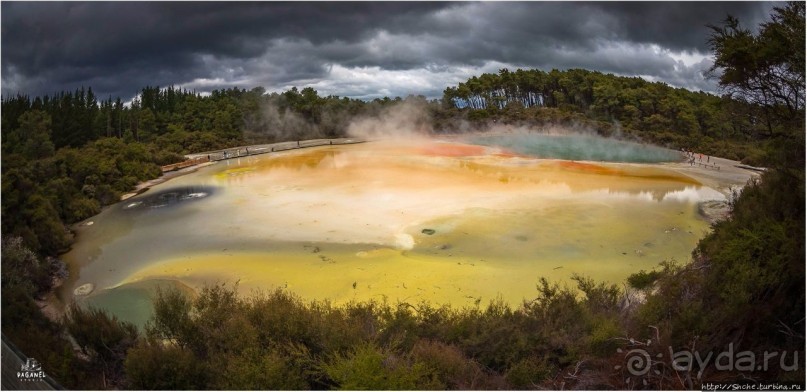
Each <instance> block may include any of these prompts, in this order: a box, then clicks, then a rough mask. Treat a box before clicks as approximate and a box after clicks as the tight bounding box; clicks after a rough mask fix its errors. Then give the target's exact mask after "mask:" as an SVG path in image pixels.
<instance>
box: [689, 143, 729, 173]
mask: <svg viewBox="0 0 807 392" xmlns="http://www.w3.org/2000/svg"><path fill="white" fill-rule="evenodd" d="M681 153H682V154H684V156H686V157H687V161H688V162H689V166H694V165H695V160H696V159H697V163H698V165H703V166H705V167H713V168H716V169H717V170H720V166H717V162H714V161H712V157H711V156H709V155H706V162H705V163H704V162H703V154H701V153H696V152H695V151H692V150H689V149H686V148H683V147H681Z"/></svg>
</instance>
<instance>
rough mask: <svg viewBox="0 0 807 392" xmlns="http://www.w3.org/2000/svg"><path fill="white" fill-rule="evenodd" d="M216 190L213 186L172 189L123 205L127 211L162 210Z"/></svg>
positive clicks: (147, 195)
mask: <svg viewBox="0 0 807 392" xmlns="http://www.w3.org/2000/svg"><path fill="white" fill-rule="evenodd" d="M215 189H216V188H214V187H211V186H185V187H179V188H170V189H166V190H162V191H159V192H153V193H148V194H146V195H145V196H139V197H134V198H131V199H128V200H127V201H125V202H124V203H122V204H123V207H122V208H123V209H124V210H127V211H142V210H155V209H162V208H166V207H171V206H176V205H178V204H180V203H186V202H190V201H194V200H199V199H202V198H204V197H207V196H210V195H211V194H212V193H213V192H214V191H215Z"/></svg>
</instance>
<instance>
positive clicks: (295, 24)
mask: <svg viewBox="0 0 807 392" xmlns="http://www.w3.org/2000/svg"><path fill="white" fill-rule="evenodd" d="M773 6H774V3H768V2H739V3H733V2H666V3H661V2H647V3H645V2H595V3H587V2H490V3H466V2H450V3H432V2H415V3H404V2H384V3H380V2H359V3H354V2H327V3H299V2H294V3H278V2H270V3H264V2H249V3H218V2H198V3H197V2H177V3H165V2H149V3H143V2H141V3H122V2H109V3H101V2H57V3H43V2H7V1H6V2H3V3H2V46H1V47H0V51H2V54H1V56H2V93H3V94H4V95H8V94H16V93H17V92H21V93H25V94H29V95H42V94H52V93H54V92H56V91H61V90H75V89H76V88H80V87H82V86H85V87H89V86H91V87H92V88H93V90H94V91H95V92H96V95H99V96H101V97H106V96H108V95H111V96H112V97H118V96H120V97H121V98H122V99H124V100H128V99H130V98H131V97H133V96H134V95H135V94H136V93H137V91H139V90H140V88H142V87H144V86H146V85H150V86H155V85H158V86H161V87H165V86H168V85H175V86H181V87H185V88H188V89H195V90H196V91H199V92H209V91H211V90H213V89H221V88H229V87H233V86H236V87H239V88H247V89H251V88H253V87H257V86H263V87H264V88H266V90H267V91H283V90H286V89H288V88H291V87H292V86H297V87H298V88H303V87H307V86H311V87H314V88H315V89H316V90H317V91H319V93H320V95H339V96H349V97H353V98H362V99H367V98H376V97H383V96H390V97H394V96H406V95H408V94H422V95H425V96H427V97H429V98H438V97H439V96H441V95H442V91H443V89H445V87H447V86H453V85H456V84H457V83H458V82H461V81H464V80H466V79H467V78H468V77H470V76H473V75H479V74H482V73H484V72H498V70H499V69H501V68H510V69H511V70H515V69H517V68H524V69H528V68H539V69H543V70H547V71H548V70H551V69H553V68H557V69H568V68H586V69H592V70H599V71H602V72H606V73H614V74H618V75H638V76H642V77H644V78H645V79H648V80H653V81H655V80H660V81H664V82H667V83H669V84H671V85H673V86H677V87H686V88H689V89H693V90H705V91H715V89H716V88H715V82H714V81H712V80H705V79H704V78H703V76H702V72H703V71H704V70H705V69H707V68H709V66H710V65H711V54H710V53H709V50H708V45H707V42H706V41H707V37H708V34H709V30H708V28H707V27H706V25H707V24H720V23H721V21H722V20H723V19H725V17H726V15H727V14H731V15H734V16H736V17H738V18H739V19H740V22H741V24H742V25H743V26H744V27H747V28H751V29H755V28H756V26H757V25H758V24H759V23H760V22H763V21H764V20H767V19H768V15H769V14H770V10H771V9H772V7H773Z"/></svg>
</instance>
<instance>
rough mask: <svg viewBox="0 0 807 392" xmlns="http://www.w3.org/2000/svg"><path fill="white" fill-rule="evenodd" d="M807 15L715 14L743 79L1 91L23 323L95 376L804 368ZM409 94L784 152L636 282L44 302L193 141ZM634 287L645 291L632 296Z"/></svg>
mask: <svg viewBox="0 0 807 392" xmlns="http://www.w3.org/2000/svg"><path fill="white" fill-rule="evenodd" d="M804 14H805V5H804V3H803V2H794V3H789V4H788V5H787V6H785V7H782V8H775V11H774V13H773V15H772V16H771V20H770V21H769V22H766V23H764V24H763V25H761V26H760V29H759V33H757V34H754V33H752V32H750V31H749V30H744V29H742V28H740V26H739V23H738V21H737V20H736V19H733V18H728V19H727V20H726V21H725V23H724V24H723V25H721V26H712V27H711V30H712V32H711V36H710V37H709V39H710V40H709V42H710V45H711V47H712V50H713V52H714V54H715V60H716V61H715V67H714V69H713V70H712V72H713V73H714V75H715V77H716V78H718V79H719V82H720V86H721V88H722V89H723V91H724V93H725V94H724V95H723V96H716V95H712V94H708V93H703V92H692V91H688V90H685V89H676V88H673V87H670V86H668V85H666V84H663V83H658V82H656V83H651V82H647V81H644V80H643V79H640V78H630V77H621V76H614V75H607V74H602V73H599V72H594V71H587V70H579V69H572V70H565V71H560V70H551V71H549V72H546V71H543V70H515V71H510V70H506V69H505V70H501V71H500V72H499V73H498V74H484V75H480V76H478V77H473V78H471V79H469V80H468V81H466V82H464V83H460V84H459V85H458V86H456V87H448V88H447V89H446V90H445V92H444V95H443V97H442V99H440V100H435V101H427V100H426V99H425V98H423V97H408V98H406V99H402V98H395V99H389V98H385V99H377V100H374V101H370V102H365V101H360V100H355V99H349V98H340V97H337V96H328V97H320V96H319V95H318V93H317V92H316V91H315V90H314V89H312V88H305V89H302V90H301V91H298V90H297V89H296V88H294V89H291V90H289V91H285V92H282V93H267V92H266V91H265V90H263V89H262V88H255V89H252V90H245V89H236V88H233V89H228V90H217V91H213V92H212V93H211V94H209V95H202V94H199V93H196V92H192V91H186V90H182V89H176V88H173V87H168V88H159V87H152V86H148V87H145V88H143V89H142V90H141V91H140V92H139V93H138V95H137V97H136V98H135V99H134V100H132V101H131V102H127V103H124V102H123V101H121V99H120V98H116V99H114V100H113V99H112V98H111V97H109V98H106V99H99V97H96V96H95V94H94V93H93V91H92V89H90V88H86V89H84V88H81V89H78V90H76V91H73V92H60V93H57V94H55V95H53V96H45V97H34V98H31V97H28V96H25V95H16V96H11V97H3V100H2V112H3V116H2V233H3V244H2V310H3V318H2V331H3V334H4V335H5V336H6V337H8V338H9V339H11V340H12V341H13V342H15V343H16V344H17V345H18V346H19V347H20V348H21V349H22V350H23V351H24V352H25V353H26V354H27V355H29V356H31V357H34V358H37V359H38V360H40V362H42V364H43V367H44V368H45V369H47V371H48V373H49V374H51V375H52V376H53V377H54V378H55V379H56V380H58V381H59V382H60V383H62V385H64V386H65V387H68V388H80V389H89V388H136V389H196V388H200V389H201V388H206V389H211V388H212V389H284V388H292V389H308V388H312V389H319V388H346V389H365V388H372V389H443V388H458V389H477V388H482V389H498V388H523V389H533V388H538V389H540V388H549V389H566V388H597V389H600V388H618V389H619V388H631V389H633V388H637V389H645V388H652V389H658V388H662V389H684V388H686V389H691V388H696V389H697V388H700V383H701V382H702V381H743V380H742V379H741V378H740V373H741V372H738V371H736V369H734V370H720V369H715V368H714V367H709V368H699V367H698V366H697V364H692V365H693V366H690V367H689V368H688V369H680V368H675V367H673V366H671V365H670V363H669V362H666V363H665V362H663V361H659V362H658V363H657V364H656V365H654V367H653V369H652V370H653V371H651V372H648V373H646V374H645V375H644V376H643V377H642V378H636V377H633V378H631V377H630V374H628V373H626V371H625V369H624V368H622V369H621V370H619V369H620V368H618V366H624V365H625V359H626V354H625V352H629V351H630V350H632V349H637V348H641V349H643V350H645V351H646V352H648V353H649V354H652V355H656V354H659V355H661V354H665V355H666V354H668V353H667V352H666V351H665V350H667V348H668V347H672V348H675V349H676V350H677V349H688V350H693V351H699V352H703V353H706V352H714V353H716V352H720V351H725V350H726V348H727V347H729V345H732V347H742V350H750V351H752V352H754V353H757V354H756V355H758V356H759V357H761V356H762V352H763V351H764V352H777V353H780V354H781V353H785V354H786V355H787V359H785V358H781V359H782V361H781V364H783V365H782V366H771V367H770V368H769V369H766V370H765V371H755V372H751V373H747V374H745V373H744V374H743V376H744V377H746V379H745V381H754V382H756V381H783V382H784V381H788V382H800V383H802V386H803V385H804V384H803V383H804V376H805V373H804V366H803V364H801V363H797V366H795V368H793V367H792V366H790V367H789V366H785V365H790V364H792V363H793V362H792V361H793V355H798V357H799V358H802V359H803V358H804V354H805V350H804V347H805V341H804V335H803V331H804V306H805V302H804V300H805V288H804V268H805V266H804V256H805V248H804V236H805V232H804V229H805V220H804V218H805V213H804V196H805V189H804V181H805V177H804V165H805V162H804V154H805V151H804V147H805V139H804V136H805V135H804V126H805V125H804V89H805V85H804V68H805V63H804V37H805V32H804V25H805V20H804ZM401 102H408V103H415V104H416V105H417V106H418V107H420V108H421V109H422V110H423V112H424V113H425V115H426V118H428V119H429V122H430V127H431V129H433V130H434V132H435V133H452V132H461V131H469V130H485V129H488V128H489V127H490V126H491V125H493V124H496V125H510V126H523V127H532V128H540V127H541V126H543V125H549V124H561V125H568V126H570V127H574V128H576V129H585V130H590V131H594V132H598V133H600V134H604V135H617V136H619V137H624V138H635V139H639V140H643V141H649V142H654V143H657V144H661V145H666V146H669V147H671V148H681V147H685V148H689V149H694V150H697V151H699V152H703V153H708V154H712V155H718V156H723V157H726V158H731V159H737V160H742V161H743V162H745V163H748V164H753V165H759V166H764V167H766V168H768V170H767V171H766V173H765V174H764V175H763V176H762V178H761V179H760V180H759V181H756V182H753V183H750V184H749V185H748V186H747V187H746V188H745V189H744V190H743V192H742V193H741V194H740V195H739V196H738V197H737V198H736V199H734V200H732V208H733V211H732V214H731V217H730V218H729V219H727V220H725V221H723V222H719V223H717V224H716V225H715V226H714V231H713V233H712V234H709V235H708V236H707V237H705V238H704V239H703V240H702V241H701V242H700V244H699V245H698V247H697V249H695V251H694V252H693V259H692V260H691V261H690V262H687V263H683V264H675V263H671V262H663V263H661V264H660V265H659V267H658V268H657V269H656V270H653V271H637V273H636V274H634V275H633V276H631V277H630V279H628V283H629V286H630V288H629V289H627V290H623V289H622V288H620V287H618V286H611V285H605V284H602V283H597V282H595V281H594V280H592V279H591V278H588V277H582V276H575V277H573V279H574V280H575V281H576V283H577V286H578V287H577V288H575V289H570V288H566V287H559V286H557V285H553V284H550V283H548V282H546V281H539V282H536V284H537V290H536V298H535V299H533V300H531V301H529V302H525V303H524V305H523V306H520V307H516V308H513V307H511V306H509V305H506V304H502V303H497V302H494V303H491V304H489V305H487V306H477V307H476V308H466V309H451V308H448V307H435V306H433V305H429V304H389V303H383V302H376V303H372V302H371V303H360V304H350V305H347V306H344V307H334V306H331V305H329V304H327V303H319V302H314V303H306V302H303V300H301V299H300V298H298V297H296V296H295V295H294V294H293V293H288V292H284V291H277V292H272V293H268V294H265V295H263V296H257V297H254V298H239V297H237V296H236V295H235V289H234V288H233V287H222V286H211V287H208V288H206V289H205V290H203V291H202V292H201V293H199V295H198V296H197V297H195V298H187V297H184V296H183V295H180V294H179V293H175V292H163V293H160V295H159V296H158V297H157V299H156V300H155V310H156V314H155V317H154V319H153V320H152V322H151V323H150V326H149V327H148V328H146V330H145V331H138V330H137V329H136V328H134V327H133V326H131V325H129V324H126V323H122V322H119V321H118V320H116V319H115V318H113V317H110V316H108V315H107V314H106V313H104V312H103V311H99V310H95V309H81V308H78V307H75V306H72V307H71V308H70V309H69V312H68V314H69V317H67V319H65V320H64V321H63V322H61V323H55V322H52V321H50V320H48V319H47V318H45V317H44V315H43V314H42V313H41V312H40V311H39V309H38V306H37V304H36V302H35V301H34V300H35V299H39V298H42V296H43V295H44V294H45V293H47V292H48V291H49V290H50V289H51V288H52V285H53V284H54V282H56V281H57V280H58V278H59V277H60V276H61V277H63V276H64V273H65V268H64V265H63V264H62V263H61V262H60V261H59V260H58V254H59V253H60V252H62V251H64V250H66V249H68V248H69V246H70V244H71V241H72V238H71V232H70V229H69V227H70V225H71V224H73V223H75V222H78V221H81V220H83V219H86V218H88V217H90V216H92V215H94V214H97V213H98V212H99V211H100V209H101V208H103V206H105V205H109V204H111V203H115V202H116V201H118V200H119V199H120V196H121V194H122V193H125V192H128V191H130V190H131V189H132V187H133V186H135V185H136V184H137V183H138V182H141V181H144V180H147V179H151V178H155V177H157V176H159V175H160V174H161V170H160V166H161V165H165V164H169V163H173V162H178V161H181V160H183V159H184V158H183V155H184V154H188V153H192V152H202V151H209V150H214V149H219V148H226V147H234V146H239V145H245V144H251V143H264V142H275V141H285V140H301V139H308V138H318V137H341V136H346V134H347V130H348V128H349V126H350V124H351V122H352V121H354V120H355V119H360V118H368V117H374V116H379V115H380V114H381V113H383V112H384V111H385V110H386V109H388V108H390V107H392V106H393V105H396V104H399V103H401ZM660 261H661V260H660ZM631 293H632V294H631ZM636 293H640V294H641V296H643V297H645V298H646V300H645V301H643V302H639V303H633V304H631V305H630V306H625V298H627V297H629V294H631V295H635V294H636ZM65 331H66V332H65ZM65 333H69V335H70V336H71V337H72V339H73V340H74V342H75V344H76V345H77V346H78V347H79V348H80V350H74V347H73V345H72V344H71V343H70V342H68V340H65V339H64V336H65ZM779 359H780V358H777V359H776V360H775V361H773V362H775V363H776V364H777V365H779V364H780V362H779ZM797 362H798V361H797ZM690 363H691V362H690ZM738 367H739V366H738ZM752 370H753V369H752Z"/></svg>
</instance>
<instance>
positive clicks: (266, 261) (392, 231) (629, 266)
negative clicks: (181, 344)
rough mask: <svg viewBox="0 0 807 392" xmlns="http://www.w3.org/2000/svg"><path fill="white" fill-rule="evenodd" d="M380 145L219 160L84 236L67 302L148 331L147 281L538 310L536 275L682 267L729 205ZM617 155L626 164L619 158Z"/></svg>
mask: <svg viewBox="0 0 807 392" xmlns="http://www.w3.org/2000/svg"><path fill="white" fill-rule="evenodd" d="M481 144H489V145H490V146H484V145H474V144H465V143H462V142H460V141H456V140H455V141H452V142H446V141H434V140H423V141H418V142H403V141H377V142H368V143H362V144H353V145H340V146H336V145H334V146H323V147H315V148H310V149H301V150H292V151H285V152H279V153H272V154H265V155H257V156H252V157H248V158H240V159H230V160H228V161H222V162H219V163H216V164H213V165H210V166H207V167H204V168H201V169H199V170H198V171H196V172H194V173H191V174H188V175H184V176H181V177H178V178H175V179H172V180H170V181H168V182H166V183H163V184H160V185H158V186H154V187H153V188H152V189H150V190H149V191H148V192H146V193H144V194H142V195H140V196H136V197H134V198H131V199H128V200H126V201H123V202H121V203H118V204H116V205H114V206H112V207H110V208H108V209H106V210H104V211H103V212H102V213H101V214H99V215H97V216H95V217H93V218H91V219H90V220H89V221H91V222H92V224H88V223H89V222H85V223H83V224H82V225H80V226H78V227H77V236H78V237H77V241H76V244H75V245H74V248H73V249H72V250H71V252H69V253H67V254H65V255H64V258H65V260H66V261H67V262H68V264H69V265H70V267H71V280H70V282H69V283H68V284H66V285H65V292H64V293H63V295H66V296H69V297H73V289H74V288H76V287H79V286H80V285H83V284H87V283H90V284H92V285H94V287H95V289H94V291H93V292H92V293H90V294H89V295H88V296H81V297H75V298H76V300H78V301H80V302H81V303H84V304H89V305H94V306H100V307H103V308H106V309H108V310H110V311H111V312H113V313H114V314H116V315H118V316H119V317H120V318H122V319H124V320H128V321H134V322H135V323H137V324H141V325H142V323H143V322H144V321H145V320H146V319H147V318H148V317H149V314H150V312H151V307H150V303H149V296H150V293H152V292H153V291H154V287H156V286H157V285H166V284H168V285H175V286H177V287H181V288H185V289H189V288H199V287H201V286H202V285H204V284H207V283H213V282H227V283H234V282H236V281H237V282H238V287H239V290H240V291H241V292H242V293H244V294H249V293H250V292H252V291H253V290H259V289H264V290H266V289H273V288H277V287H283V288H287V289H288V290H290V291H292V292H294V293H296V294H299V295H300V296H302V297H303V298H304V299H307V300H313V299H328V300H331V301H332V302H334V303H337V304H338V303H344V302H347V301H351V300H359V301H361V300H369V299H378V300H380V299H383V298H386V299H388V300H389V301H391V302H396V301H407V302H410V303H414V302H419V301H421V300H426V301H430V302H434V303H450V304H452V305H453V306H458V307H459V306H466V305H471V306H472V305H474V304H475V303H481V304H483V305H484V304H486V303H488V301H490V300H492V299H494V298H496V297H501V298H502V299H503V300H505V301H507V302H509V303H512V304H519V303H521V301H522V300H525V299H527V300H530V299H533V298H535V296H536V290H535V286H536V283H537V282H538V279H539V277H547V278H549V279H550V280H554V281H560V282H570V280H569V277H570V276H571V275H572V274H573V273H578V274H584V275H587V276H591V277H593V278H594V279H597V280H603V281H608V282H616V283H618V282H622V281H623V280H624V279H625V278H626V277H627V276H628V275H629V274H631V273H633V272H636V271H638V270H640V269H645V270H648V269H652V268H654V267H656V266H657V265H658V263H659V262H661V261H662V260H671V259H675V260H679V261H687V260H688V259H689V256H690V253H691V251H692V249H693V248H694V247H695V245H696V243H697V241H698V240H699V239H700V238H701V237H703V236H704V235H705V233H707V231H708V230H709V224H708V223H707V222H706V221H705V220H704V219H703V218H702V217H701V216H700V215H699V213H698V208H697V203H698V202H700V201H702V200H709V199H723V198H724V197H723V195H722V194H720V193H719V192H717V191H715V190H714V189H712V188H710V187H707V186H704V185H702V184H701V183H699V182H698V181H696V180H695V179H693V178H691V177H689V176H686V175H683V174H680V173H678V172H676V171H673V170H667V169H665V168H664V167H663V166H662V165H640V164H631V163H613V162H612V163H606V162H589V161H585V162H583V161H570V160H558V159H537V158H535V157H534V156H530V155H528V154H525V152H526V153H529V151H513V150H517V149H514V148H506V147H505V148H503V147H499V146H497V145H500V144H501V143H492V142H491V143H488V142H483V143H481ZM616 160H619V159H616Z"/></svg>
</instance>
